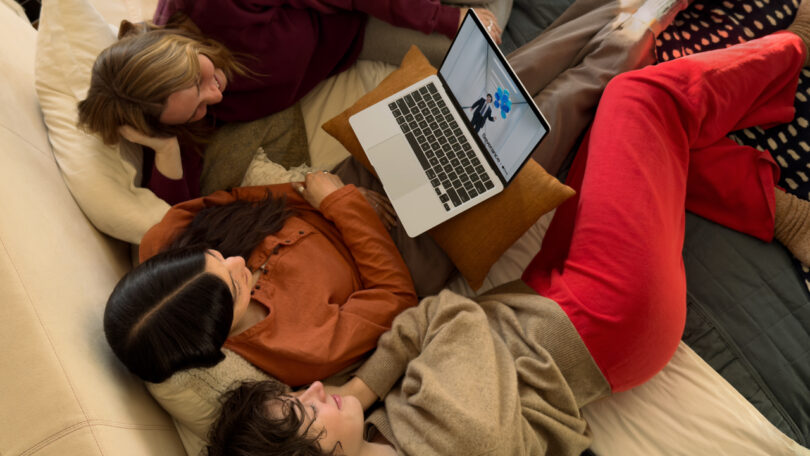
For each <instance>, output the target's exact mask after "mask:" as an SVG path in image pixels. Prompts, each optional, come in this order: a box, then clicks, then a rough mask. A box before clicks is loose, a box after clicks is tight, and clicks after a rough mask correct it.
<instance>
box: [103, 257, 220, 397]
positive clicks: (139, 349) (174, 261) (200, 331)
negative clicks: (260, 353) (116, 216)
mask: <svg viewBox="0 0 810 456" xmlns="http://www.w3.org/2000/svg"><path fill="white" fill-rule="evenodd" d="M205 256H206V253H205V248H203V247H200V246H197V247H190V248H184V249H175V250H170V251H166V252H163V253H161V254H158V255H156V256H154V257H153V258H150V259H149V260H148V261H146V262H144V263H143V264H141V265H139V266H138V267H136V268H135V269H133V270H132V271H130V272H129V273H128V274H126V275H125V276H124V278H123V279H121V281H120V282H118V285H116V287H115V289H114V290H113V292H112V294H111V295H110V298H109V299H108V300H107V306H106V308H105V310H104V335H105V336H106V337H107V342H108V343H109V344H110V347H111V348H112V350H113V352H114V353H115V355H116V356H117V357H118V359H120V360H121V362H123V363H124V365H125V366H126V367H127V368H128V369H129V370H130V371H131V372H132V373H133V374H135V375H137V376H138V377H140V378H141V379H143V380H146V381H148V382H153V383H159V382H162V381H164V380H166V379H167V378H169V377H170V376H171V375H172V374H174V373H175V372H177V371H179V370H183V369H189V368H193V367H209V366H213V365H215V364H217V363H218V362H220V361H221V360H222V359H224V358H225V355H224V354H223V353H222V350H221V348H222V345H223V344H224V343H225V339H226V338H227V337H228V332H229V331H230V328H231V323H232V321H233V306H234V301H233V296H232V295H231V290H230V288H229V287H228V284H226V283H225V282H224V281H223V280H222V279H221V278H219V277H217V276H216V275H214V274H211V273H208V272H205Z"/></svg>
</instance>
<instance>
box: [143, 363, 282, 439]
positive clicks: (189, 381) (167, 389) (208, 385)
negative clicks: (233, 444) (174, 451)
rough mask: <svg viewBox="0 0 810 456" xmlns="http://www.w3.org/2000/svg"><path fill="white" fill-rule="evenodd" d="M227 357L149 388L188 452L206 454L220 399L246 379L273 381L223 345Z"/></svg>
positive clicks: (148, 384) (147, 384) (183, 372)
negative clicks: (212, 364)
mask: <svg viewBox="0 0 810 456" xmlns="http://www.w3.org/2000/svg"><path fill="white" fill-rule="evenodd" d="M222 351H223V352H224V353H225V359H224V360H222V362H220V363H219V364H217V365H216V366H213V367H208V368H198V369H188V370H184V371H180V372H177V373H176V374H174V375H172V376H171V377H169V378H168V379H167V380H166V381H164V382H161V383H146V388H147V389H148V390H149V392H150V393H151V394H152V396H153V397H154V398H155V400H157V401H158V403H159V404H160V405H161V406H162V407H163V408H164V409H166V411H167V412H169V414H170V415H171V416H172V418H174V420H175V424H176V426H177V430H178V432H179V434H180V439H181V440H182V441H183V446H184V447H185V449H186V453H188V454H190V455H197V454H203V453H201V451H202V450H203V449H204V448H205V446H206V445H207V444H208V443H207V438H208V432H209V430H210V429H211V426H212V425H213V424H214V422H215V421H216V419H217V418H218V417H219V410H220V408H221V402H220V398H221V397H222V395H223V394H224V393H226V392H227V391H229V390H230V389H231V388H233V387H235V386H237V385H238V384H239V383H240V382H243V381H260V380H272V378H271V377H270V376H268V375H267V374H265V373H264V372H262V371H260V370H259V369H257V368H255V367H254V366H253V365H252V364H250V363H249V362H247V361H246V360H245V359H244V358H242V357H241V356H239V355H237V354H236V353H234V352H232V351H230V350H228V349H227V348H223V349H222Z"/></svg>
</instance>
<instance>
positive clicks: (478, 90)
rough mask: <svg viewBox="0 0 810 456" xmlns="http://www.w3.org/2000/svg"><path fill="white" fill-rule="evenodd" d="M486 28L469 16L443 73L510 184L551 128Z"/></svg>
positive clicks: (473, 126)
mask: <svg viewBox="0 0 810 456" xmlns="http://www.w3.org/2000/svg"><path fill="white" fill-rule="evenodd" d="M484 33H486V32H485V31H484V30H483V27H482V26H481V25H480V24H478V23H476V20H475V19H474V18H473V15H472V13H468V14H467V16H466V17H465V19H464V23H463V24H462V25H461V28H460V29H459V31H458V34H457V35H456V39H455V40H454V41H453V44H452V45H451V46H450V50H449V51H448V52H447V55H446V57H445V58H444V62H443V63H442V66H441V68H440V69H439V74H440V75H441V76H442V78H443V79H444V82H445V84H446V87H447V88H448V90H449V91H450V92H451V93H452V94H453V97H455V99H456V102H457V103H458V105H460V107H461V109H463V111H464V113H465V114H466V115H467V118H468V119H469V121H470V124H471V126H472V131H473V132H475V133H476V134H477V135H478V138H479V139H480V143H481V144H483V146H484V149H485V151H486V152H489V154H490V157H491V159H492V160H491V162H492V164H493V165H494V167H495V168H496V169H497V170H498V172H500V173H501V175H502V177H503V178H504V181H505V182H510V181H511V180H512V178H513V177H514V176H515V174H517V172H518V171H519V170H520V168H521V167H522V166H523V164H524V163H525V162H526V159H527V158H528V157H529V155H530V154H531V153H532V151H533V150H534V149H535V147H537V145H538V144H539V143H540V140H541V139H543V137H544V136H545V135H546V133H547V132H548V126H547V125H548V124H547V123H546V122H545V119H543V118H542V115H541V114H540V111H538V110H537V107H536V106H535V105H534V102H533V101H532V100H531V99H529V97H528V94H527V93H526V89H525V88H524V87H523V85H522V84H521V83H520V81H519V80H518V79H517V77H515V76H514V74H513V72H512V69H511V67H509V66H508V65H507V64H506V61H505V59H504V57H503V54H502V53H501V52H500V51H499V50H498V49H497V48H496V47H495V44H494V42H492V41H491V39H489V38H488V36H485V35H484Z"/></svg>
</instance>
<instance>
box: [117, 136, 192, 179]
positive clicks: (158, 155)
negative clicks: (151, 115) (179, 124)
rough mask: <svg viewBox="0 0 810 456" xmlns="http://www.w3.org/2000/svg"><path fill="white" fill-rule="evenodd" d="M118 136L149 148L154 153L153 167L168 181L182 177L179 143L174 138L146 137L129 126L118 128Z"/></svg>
mask: <svg viewBox="0 0 810 456" xmlns="http://www.w3.org/2000/svg"><path fill="white" fill-rule="evenodd" d="M118 134H120V135H121V136H123V137H124V139H126V140H127V141H129V142H132V143H135V144H140V145H142V146H146V147H149V148H150V149H152V150H154V151H155V167H156V168H157V170H158V171H159V172H160V174H163V175H164V176H166V177H168V178H169V179H180V178H182V177H183V161H182V158H181V157H180V143H179V142H178V141H177V137H176V136H170V137H168V138H161V137H157V136H148V135H145V134H143V133H141V132H140V131H138V130H136V129H135V128H133V127H131V126H129V125H123V126H121V127H119V128H118Z"/></svg>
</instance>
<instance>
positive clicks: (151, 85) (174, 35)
mask: <svg viewBox="0 0 810 456" xmlns="http://www.w3.org/2000/svg"><path fill="white" fill-rule="evenodd" d="M191 27H193V24H192V26H191ZM195 29H196V27H193V28H190V27H185V28H171V27H169V26H167V27H159V26H155V25H154V24H150V23H141V24H137V25H135V24H132V23H130V22H127V21H124V22H122V23H121V29H120V30H121V31H120V33H119V37H120V39H119V40H118V41H117V42H116V43H114V44H113V45H112V46H110V47H108V48H107V49H105V50H104V51H102V52H101V54H99V56H98V58H96V62H95V64H94V65H93V71H92V75H91V78H90V89H89V90H88V92H87V98H85V99H84V100H82V101H80V102H79V126H80V127H81V128H83V129H84V130H86V131H89V132H91V133H96V134H98V135H99V136H100V137H101V139H102V140H103V141H104V143H105V144H110V145H112V144H117V143H118V142H119V140H120V135H119V133H118V128H119V127H121V126H123V125H131V126H132V127H134V128H135V129H136V130H139V131H140V132H142V133H144V134H146V135H149V136H166V137H168V136H178V135H182V134H186V135H188V134H191V136H192V137H194V136H196V135H195V134H194V132H193V131H191V130H190V129H189V127H188V126H185V125H165V124H162V123H161V122H160V114H161V113H162V112H163V109H164V108H165V106H166V100H167V99H168V97H169V95H170V94H172V93H173V92H176V91H178V90H182V89H186V88H188V87H192V86H193V85H194V84H196V82H197V80H198V78H199V74H200V64H199V60H198V58H197V55H198V54H203V55H205V56H206V57H208V58H209V59H211V61H212V62H213V64H214V66H215V67H217V68H220V69H222V70H223V71H224V72H225V75H226V76H227V77H228V78H229V79H230V78H231V76H232V75H233V74H234V73H236V74H240V75H244V74H246V71H247V70H246V69H245V67H244V66H243V65H241V64H240V63H239V62H237V61H236V59H235V57H234V56H233V54H231V52H230V51H228V49H227V48H226V47H225V46H223V45H222V44H220V43H218V42H216V41H214V40H210V39H207V38H205V37H203V36H202V35H201V34H199V33H196V32H195Z"/></svg>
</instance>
